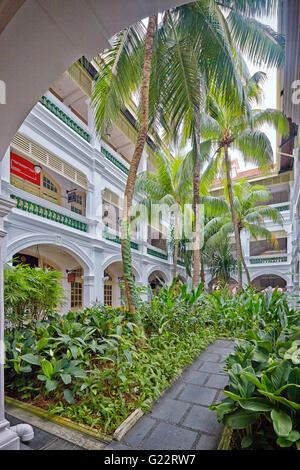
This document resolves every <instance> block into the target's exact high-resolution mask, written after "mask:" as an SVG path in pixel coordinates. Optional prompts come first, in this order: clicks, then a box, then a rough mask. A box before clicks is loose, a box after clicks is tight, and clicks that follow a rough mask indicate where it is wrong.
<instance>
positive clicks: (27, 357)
mask: <svg viewBox="0 0 300 470" xmlns="http://www.w3.org/2000/svg"><path fill="white" fill-rule="evenodd" d="M21 358H22V359H23V361H25V362H29V364H33V365H35V366H39V365H41V362H42V358H41V357H40V356H37V355H35V354H31V353H29V354H24V355H23V356H21Z"/></svg>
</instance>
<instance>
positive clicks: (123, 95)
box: [93, 15, 157, 313]
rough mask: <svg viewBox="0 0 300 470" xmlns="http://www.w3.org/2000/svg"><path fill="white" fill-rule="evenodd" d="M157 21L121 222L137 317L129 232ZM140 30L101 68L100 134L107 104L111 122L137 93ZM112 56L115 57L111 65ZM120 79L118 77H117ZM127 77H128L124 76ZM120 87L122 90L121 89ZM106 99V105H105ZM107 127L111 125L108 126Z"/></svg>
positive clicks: (121, 41)
mask: <svg viewBox="0 0 300 470" xmlns="http://www.w3.org/2000/svg"><path fill="white" fill-rule="evenodd" d="M156 23H157V17H156V15H152V16H150V17H149V20H148V27H147V31H146V36H145V40H144V56H143V68H142V77H141V86H140V91H141V100H140V105H141V119H140V127H139V130H138V135H137V140H136V145H135V149H134V153H133V156H132V159H131V162H130V167H129V173H128V177H127V181H126V186H125V192H124V204H123V218H122V224H121V226H122V237H121V249H122V262H123V272H124V283H125V291H126V297H127V301H128V307H129V310H130V311H131V312H132V313H135V308H136V302H137V298H136V291H135V286H134V277H133V272H132V262H131V248H130V229H129V216H130V210H131V208H132V201H133V193H134V185H135V179H136V175H137V171H138V166H139V163H140V160H141V157H142V153H143V150H144V146H145V143H146V138H147V134H148V126H149V88H150V76H151V62H152V50H153V41H154V34H155V29H156V26H157V25H156ZM140 30H141V26H140V24H137V26H136V27H130V28H128V29H127V30H125V31H122V32H121V33H120V35H118V36H117V37H116V43H115V45H114V47H113V49H112V51H110V53H108V54H107V55H108V58H107V56H106V58H107V62H106V63H105V64H104V66H103V67H102V78H100V77H98V80H97V81H96V85H95V88H94V94H93V103H94V106H95V109H96V113H95V116H96V119H95V121H96V126H97V128H98V130H100V131H101V130H102V128H103V125H104V119H105V117H106V116H107V112H108V107H107V106H108V104H109V103H113V104H114V108H113V110H112V111H110V113H111V114H110V116H107V117H108V121H110V119H109V117H110V118H111V117H112V116H113V115H114V114H113V113H115V114H117V113H118V112H119V109H120V108H119V106H120V103H121V102H123V103H125V102H126V101H127V102H128V100H129V99H130V98H131V97H132V93H133V92H134V91H135V90H136V88H137V86H138V83H139V73H138V70H137V68H136V67H137V65H138V64H140V61H139V60H138V59H139V58H140V54H141V40H140V39H141V35H140ZM110 55H111V56H112V58H111V61H110ZM122 71H123V79H124V82H123V83H122V82H121V80H122ZM117 75H118V76H117ZM124 75H125V76H124ZM118 86H120V87H121V90H120V89H118ZM102 98H104V103H103V102H102ZM105 125H108V123H105Z"/></svg>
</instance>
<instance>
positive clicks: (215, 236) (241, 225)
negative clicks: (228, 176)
mask: <svg viewBox="0 0 300 470" xmlns="http://www.w3.org/2000/svg"><path fill="white" fill-rule="evenodd" d="M224 192H225V200H224V201H223V200H218V201H214V199H215V198H210V197H207V198H206V205H207V207H209V204H210V203H212V205H213V207H216V205H218V212H219V215H218V216H216V217H214V218H212V219H211V220H210V221H209V222H208V223H207V224H206V227H205V229H206V233H207V236H209V235H210V234H212V235H211V236H210V238H209V239H208V241H207V245H208V246H210V247H214V246H215V245H218V244H220V243H222V241H224V240H226V239H227V238H228V236H229V235H231V234H232V233H233V232H234V223H235V222H234V220H233V218H232V210H231V204H230V199H229V192H228V190H227V188H225V191H224ZM270 198H271V193H270V191H269V190H268V189H267V188H266V187H265V186H261V185H251V184H250V183H249V182H248V181H246V180H242V181H240V182H239V183H236V184H234V186H233V204H234V210H235V217H236V219H235V220H236V223H237V232H238V237H239V240H240V236H241V231H242V230H244V231H246V232H248V233H250V235H252V236H253V237H254V238H255V239H257V237H264V238H265V239H266V240H267V242H269V243H270V244H271V245H272V246H274V247H276V246H278V242H277V240H276V237H275V236H274V235H273V234H272V232H270V231H269V230H268V229H267V228H266V227H265V226H264V222H265V219H271V220H272V221H273V222H275V223H280V224H282V218H281V215H280V213H279V212H278V210H277V209H275V208H274V207H271V206H268V205H262V204H261V203H266V202H267V201H268V200H270ZM237 255H238V256H240V257H241V260H242V264H243V266H244V269H245V273H246V276H247V282H248V284H251V281H250V275H249V271H248V268H247V265H246V263H245V260H244V256H243V252H242V247H241V252H240V253H239V254H238V253H237Z"/></svg>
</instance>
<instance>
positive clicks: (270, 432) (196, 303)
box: [5, 265, 300, 449]
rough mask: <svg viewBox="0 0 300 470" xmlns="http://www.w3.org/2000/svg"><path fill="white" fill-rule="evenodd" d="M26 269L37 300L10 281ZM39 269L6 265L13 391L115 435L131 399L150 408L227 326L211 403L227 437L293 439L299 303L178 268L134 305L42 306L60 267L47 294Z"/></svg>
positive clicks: (258, 443) (244, 443)
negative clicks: (228, 347) (200, 279)
mask: <svg viewBox="0 0 300 470" xmlns="http://www.w3.org/2000/svg"><path fill="white" fill-rule="evenodd" d="M15 271H16V272H15ZM21 271H23V281H24V283H25V282H26V279H30V282H31V288H32V290H31V292H30V296H31V299H32V300H31V303H29V302H28V303H27V304H23V305H21V308H19V307H18V306H19V305H20V298H19V297H18V295H17V293H18V289H15V293H16V294H15V296H14V298H12V297H11V295H10V290H11V282H12V280H13V278H14V279H15V277H16V276H19V275H20V272H21ZM40 275H41V272H40V270H35V269H32V268H29V267H25V266H20V265H19V266H18V267H17V268H10V267H8V268H7V272H6V289H5V302H6V335H5V346H6V364H5V376H6V394H7V396H8V397H12V398H15V399H17V400H19V401H22V402H24V403H28V404H32V405H34V406H36V407H40V408H42V409H44V410H47V411H48V412H49V416H51V415H52V416H53V415H56V416H61V417H67V418H69V419H71V420H72V421H74V422H77V423H81V424H85V425H87V426H89V427H90V428H92V429H94V430H98V431H100V432H102V433H105V434H107V435H112V434H113V432H114V431H115V430H116V428H117V427H118V426H119V425H120V424H121V423H122V422H123V421H124V420H125V419H126V418H127V417H128V416H129V415H130V413H132V412H133V411H134V410H135V409H137V408H141V409H142V410H143V411H145V412H146V411H147V410H149V409H150V406H151V405H152V404H153V402H154V401H155V400H156V399H157V398H158V397H159V396H160V395H161V394H162V392H163V391H164V390H166V389H167V388H168V387H169V386H170V384H171V383H172V381H174V379H176V378H177V377H178V375H179V374H180V373H181V372H182V370H183V369H184V368H186V367H187V366H188V365H190V364H191V363H192V362H193V361H194V360H195V359H196V358H197V356H198V355H199V354H200V352H202V351H203V350H204V349H205V348H206V347H207V346H208V345H209V344H210V343H211V342H213V341H214V340H215V339H216V338H218V337H230V338H235V339H236V340H237V346H236V351H235V352H234V353H232V354H230V355H229V357H228V358H227V360H226V363H225V364H224V366H225V370H227V371H228V374H229V379H230V382H229V386H227V387H226V389H225V390H224V393H225V395H226V398H225V399H224V400H223V401H222V402H221V403H220V404H217V405H213V406H212V407H211V409H212V411H213V410H216V412H217V418H218V419H219V420H220V421H223V422H224V424H225V425H226V426H227V427H229V428H230V429H232V430H233V431H234V433H233V437H232V446H233V448H235V449H240V448H265V449H270V448H272V449H276V448H278V447H280V448H293V447H297V448H299V444H300V434H299V431H300V427H299V408H300V405H299V393H300V391H299V389H300V380H299V364H300V357H299V345H300V312H299V310H297V309H296V310H294V309H293V308H291V307H290V306H289V298H288V297H287V294H286V293H283V292H280V291H279V290H277V289H271V288H270V289H267V290H266V291H265V292H262V293H256V292H255V290H254V289H253V288H251V287H248V288H246V289H244V290H242V291H241V292H239V293H237V294H235V295H233V294H231V293H230V291H229V289H228V288H227V287H226V286H225V287H223V288H219V289H218V290H216V291H214V292H212V293H208V292H206V291H205V290H204V288H203V284H200V285H199V287H198V288H197V289H191V288H190V289H189V288H187V286H186V285H183V284H181V283H180V282H178V281H177V280H176V279H175V280H174V282H173V284H172V285H171V286H169V287H168V286H166V285H165V286H163V287H162V288H161V290H160V292H159V293H158V294H157V295H153V294H152V295H151V293H150V292H149V295H150V296H151V298H150V299H149V301H142V300H141V299H140V300H139V305H138V308H137V310H136V312H135V315H132V313H131V312H130V311H129V310H128V308H126V307H119V308H113V307H110V306H104V305H102V304H100V303H95V304H94V305H93V306H92V307H90V308H86V309H84V310H83V311H78V312H69V313H68V314H66V315H62V316H61V315H59V314H58V313H56V312H55V309H54V308H52V310H51V306H50V308H49V302H50V304H51V298H52V300H54V301H55V302H57V300H58V296H59V295H61V292H60V291H59V289H60V288H59V286H58V283H57V282H56V281H55V278H56V277H57V276H58V273H56V272H55V271H52V272H44V273H43V274H42V275H43V276H44V277H47V276H48V278H49V279H48V283H49V285H50V284H51V282H52V289H51V286H50V287H49V290H48V292H47V296H46V297H45V298H44V299H42V298H41V296H40V295H39V293H40V291H41V286H40V285H39V284H38V279H37V278H38V276H40ZM35 280H36V282H35ZM43 281H45V279H43ZM55 286H58V287H55ZM19 295H20V296H22V292H21V288H20V292H19ZM61 301H63V299H61Z"/></svg>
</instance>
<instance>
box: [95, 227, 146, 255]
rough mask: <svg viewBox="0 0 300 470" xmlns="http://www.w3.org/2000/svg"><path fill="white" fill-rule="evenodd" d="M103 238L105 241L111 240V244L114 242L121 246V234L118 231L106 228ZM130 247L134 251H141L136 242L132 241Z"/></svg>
mask: <svg viewBox="0 0 300 470" xmlns="http://www.w3.org/2000/svg"><path fill="white" fill-rule="evenodd" d="M102 236H103V238H105V240H109V241H110V242H114V243H117V244H118V245H121V237H120V232H118V231H117V230H114V229H112V228H110V227H105V228H104V229H103V231H102ZM130 246H131V248H132V249H133V250H138V249H139V245H138V243H137V242H136V241H134V240H131V242H130Z"/></svg>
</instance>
